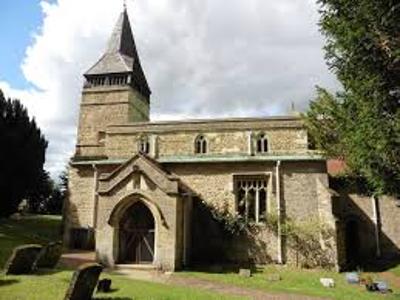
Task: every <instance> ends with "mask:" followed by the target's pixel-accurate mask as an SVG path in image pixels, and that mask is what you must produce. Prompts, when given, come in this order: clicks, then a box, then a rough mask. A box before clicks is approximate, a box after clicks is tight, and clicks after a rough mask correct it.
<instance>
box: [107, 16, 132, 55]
mask: <svg viewBox="0 0 400 300" xmlns="http://www.w3.org/2000/svg"><path fill="white" fill-rule="evenodd" d="M118 52H120V53H121V54H124V55H127V56H129V57H132V58H135V56H137V53H136V45H135V41H134V39H133V34H132V28H131V24H130V22H129V17H128V12H127V11H126V9H125V10H124V11H123V12H122V13H121V15H120V16H119V18H118V21H117V24H116V25H115V27H114V30H113V33H112V35H111V38H110V39H109V41H108V47H107V53H118Z"/></svg>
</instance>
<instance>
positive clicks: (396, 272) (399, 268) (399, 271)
mask: <svg viewBox="0 0 400 300" xmlns="http://www.w3.org/2000/svg"><path fill="white" fill-rule="evenodd" d="M390 272H392V273H393V274H394V275H396V276H398V277H400V265H398V266H397V267H395V268H393V269H391V270H390Z"/></svg>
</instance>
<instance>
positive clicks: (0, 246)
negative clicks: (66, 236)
mask: <svg viewBox="0 0 400 300" xmlns="http://www.w3.org/2000/svg"><path fill="white" fill-rule="evenodd" d="M60 228H61V217H60V216H25V217H23V219H21V220H19V221H17V220H8V219H0V269H1V268H3V266H4V264H5V263H6V261H7V259H8V257H9V256H10V254H11V253H12V250H13V249H14V248H15V247H16V246H19V245H22V244H46V243H48V242H50V241H58V240H60V238H61V237H60V230H61V229H60Z"/></svg>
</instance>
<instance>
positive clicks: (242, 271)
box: [239, 269, 251, 278]
mask: <svg viewBox="0 0 400 300" xmlns="http://www.w3.org/2000/svg"><path fill="white" fill-rule="evenodd" d="M239 276H241V277H245V278H249V277H251V270H250V269H240V270H239Z"/></svg>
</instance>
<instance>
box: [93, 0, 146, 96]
mask: <svg viewBox="0 0 400 300" xmlns="http://www.w3.org/2000/svg"><path fill="white" fill-rule="evenodd" d="M123 73H129V74H130V75H132V81H131V85H132V86H134V87H136V88H138V89H139V90H140V91H141V92H142V93H144V94H146V95H147V96H149V95H150V93H151V92H150V89H149V86H148V84H147V80H146V77H145V75H144V72H143V69H142V67H141V64H140V59H139V55H138V53H137V49H136V44H135V40H134V37H133V33H132V28H131V24H130V22H129V16H128V12H127V9H126V2H125V1H124V10H123V11H122V12H121V14H120V16H119V18H118V21H117V23H116V25H115V27H114V30H113V32H112V34H111V37H110V39H109V41H108V45H107V49H106V52H105V54H104V55H103V56H102V57H101V58H100V60H99V61H98V62H97V63H96V64H95V65H94V66H93V67H92V68H91V69H89V70H88V71H87V72H86V73H85V77H86V78H88V77H91V76H99V75H107V74H123Z"/></svg>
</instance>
